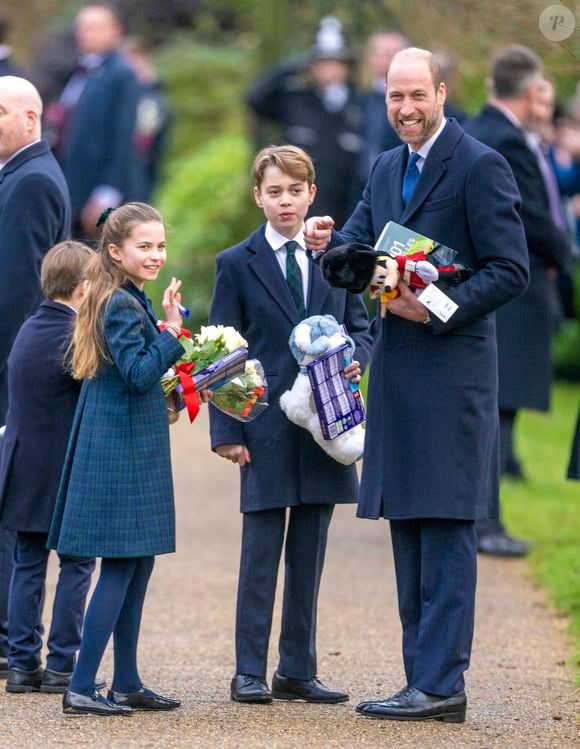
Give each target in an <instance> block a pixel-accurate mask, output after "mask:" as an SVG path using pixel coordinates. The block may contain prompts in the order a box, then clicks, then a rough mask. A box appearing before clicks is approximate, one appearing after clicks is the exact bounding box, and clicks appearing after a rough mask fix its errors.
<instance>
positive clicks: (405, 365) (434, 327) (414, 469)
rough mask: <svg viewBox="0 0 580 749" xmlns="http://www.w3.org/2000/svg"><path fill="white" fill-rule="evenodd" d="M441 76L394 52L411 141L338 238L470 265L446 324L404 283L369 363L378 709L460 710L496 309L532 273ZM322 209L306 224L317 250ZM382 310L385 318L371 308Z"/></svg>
mask: <svg viewBox="0 0 580 749" xmlns="http://www.w3.org/2000/svg"><path fill="white" fill-rule="evenodd" d="M444 102H445V84H444V83H443V82H442V81H441V78H440V68H439V65H438V63H437V62H436V60H435V58H434V56H433V55H432V54H431V53H429V52H427V51H426V50H419V49H407V50H404V51H402V52H400V53H399V54H397V55H396V56H395V57H394V58H393V61H392V63H391V67H390V68H389V72H388V77H387V107H388V115H389V119H390V121H391V124H392V125H393V128H395V130H396V131H397V132H398V134H399V136H400V137H401V139H402V140H403V141H404V143H405V144H404V145H402V146H400V147H399V148H395V149H393V150H391V151H387V152H385V153H383V154H382V155H380V156H379V157H378V159H377V160H376V161H375V163H374V165H373V167H372V170H371V174H370V177H369V180H368V182H367V185H366V188H365V191H364V194H363V199H362V201H361V202H360V203H359V205H358V206H357V208H356V210H355V212H354V214H353V215H352V216H351V218H350V219H349V220H348V222H347V223H346V225H345V227H344V230H343V231H342V232H340V233H339V234H336V233H335V234H334V235H333V236H332V242H333V244H334V243H344V242H351V241H357V242H358V241H360V242H364V243H366V244H370V245H374V244H375V242H376V240H377V238H378V237H379V234H380V232H381V231H382V229H383V227H384V226H385V224H386V222H387V221H390V220H393V221H396V222H397V223H399V224H402V225H404V226H406V227H408V228H409V229H411V230H413V231H416V232H419V233H421V234H424V235H426V236H428V237H431V238H432V239H435V240H437V241H438V242H441V243H443V244H445V245H447V246H448V247H451V248H453V249H455V250H456V251H457V252H458V255H457V261H458V262H460V263H463V264H464V265H465V266H466V267H468V268H471V269H472V270H473V271H474V273H473V275H472V277H471V278H469V279H468V280H467V281H464V282H463V283H461V284H459V285H458V286H456V287H453V288H452V289H448V290H446V292H445V293H446V294H447V296H448V297H450V298H451V299H452V300H453V301H454V302H455V303H456V304H457V305H458V308H457V310H456V311H455V313H454V314H453V315H452V316H451V317H450V318H449V320H448V321H447V322H443V321H442V320H441V319H439V318H438V317H436V316H435V315H434V314H433V312H431V313H427V310H426V308H425V307H424V306H423V305H422V304H421V303H420V302H419V301H418V300H417V298H416V296H415V295H414V294H413V293H412V292H411V291H410V290H409V289H408V287H407V286H405V285H404V284H400V287H401V288H400V291H401V295H400V297H399V298H398V299H395V300H393V301H391V302H390V303H389V307H388V310H389V314H387V316H386V318H385V319H384V320H383V321H382V332H381V336H380V338H379V339H378V340H377V345H375V350H374V353H373V360H372V363H371V372H370V381H369V392H368V424H367V431H366V443H365V455H364V464H363V475H362V480H361V492H360V498H359V509H358V515H359V517H363V518H380V517H384V518H388V519H390V526H391V536H392V543H393V553H394V559H395V572H396V576H397V591H398V598H399V613H400V617H401V623H402V626H403V660H404V665H405V674H406V687H404V688H403V689H402V690H401V691H400V692H397V693H396V694H394V695H393V696H391V697H388V698H386V699H382V700H377V699H374V700H370V701H366V702H362V703H361V704H360V705H359V706H358V708H357V710H358V711H359V712H360V713H362V714H363V715H366V716H370V717H376V718H390V719H403V720H425V719H438V720H444V721H449V722H462V721H463V720H464V719H465V711H466V704H467V700H466V696H465V691H464V671H465V670H466V669H467V668H468V667H469V662H470V653H471V643H472V636H473V625H474V606H475V583H476V561H477V539H476V531H475V520H477V519H478V518H487V517H489V516H490V515H491V516H493V515H494V513H495V512H496V511H497V500H498V484H499V471H498V464H499V461H498V436H499V423H498V421H499V420H498V410H497V350H496V341H495V315H494V312H495V310H496V309H498V308H499V307H500V306H501V305H503V304H506V303H507V302H509V301H510V300H511V299H513V298H515V297H516V296H518V294H521V293H522V292H523V290H524V289H525V287H526V284H527V280H528V262H527V252H526V245H525V237H524V232H523V228H522V224H521V221H520V219H519V216H518V212H517V210H518V207H519V202H520V199H519V193H518V190H517V187H516V185H515V182H514V179H513V176H512V174H511V171H510V169H509V166H508V165H507V163H506V161H505V159H504V158H503V157H502V156H500V155H499V154H497V153H495V152H494V151H492V150H491V149H489V148H487V147H486V146H483V145H481V144H480V143H478V142H477V141H476V140H474V139H473V138H471V137H470V136H468V135H466V134H465V133H464V131H463V129H462V128H461V126H460V125H458V124H457V122H456V121H455V120H453V119H450V120H446V119H445V118H444V116H443V105H444ZM330 224H331V222H330V221H329V220H328V217H319V218H312V219H310V220H309V221H308V222H307V229H306V232H307V241H308V244H309V246H310V247H311V249H314V250H319V249H324V247H325V245H326V243H327V242H328V238H329V235H330ZM379 322H380V321H379Z"/></svg>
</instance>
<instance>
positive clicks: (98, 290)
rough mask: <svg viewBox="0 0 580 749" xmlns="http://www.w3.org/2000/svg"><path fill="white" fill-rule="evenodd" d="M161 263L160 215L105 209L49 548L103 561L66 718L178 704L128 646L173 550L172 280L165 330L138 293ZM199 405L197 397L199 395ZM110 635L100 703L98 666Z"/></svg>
mask: <svg viewBox="0 0 580 749" xmlns="http://www.w3.org/2000/svg"><path fill="white" fill-rule="evenodd" d="M166 257H167V253H166V247H165V226H164V224H163V219H162V217H161V215H160V214H159V213H158V211H156V210H155V209H154V208H152V207H151V206H148V205H145V204H144V203H127V204H126V205H123V206H120V207H119V208H117V209H116V210H114V211H112V212H110V213H109V215H108V216H107V217H106V219H105V221H104V225H103V233H102V236H101V240H100V243H99V248H98V250H97V252H96V254H95V257H94V259H93V261H92V262H91V264H90V266H89V270H88V280H89V286H88V289H87V294H86V297H85V299H84V300H83V303H82V305H81V306H80V309H79V315H78V321H77V325H76V328H75V334H74V349H73V356H72V371H73V375H74V376H75V377H76V378H78V379H83V380H84V382H83V385H82V389H81V394H80V397H79V402H78V406H77V410H76V413H75V418H74V422H73V425H72V430H71V437H70V441H69V446H68V451H67V455H66V459H65V463H64V469H63V474H62V478H61V482H60V487H59V492H58V497H57V501H56V507H55V512H54V516H53V520H52V525H51V528H50V535H49V539H48V544H49V546H50V547H52V548H56V549H57V551H58V552H60V553H61V554H75V555H85V556H95V557H102V561H101V571H100V576H99V581H98V583H97V586H96V588H95V592H94V593H93V596H92V598H91V601H90V603H89V606H88V609H87V614H86V617H85V625H84V628H83V636H82V641H81V648H80V652H79V657H78V661H77V664H76V666H75V669H74V672H73V675H72V677H71V681H70V686H69V689H68V690H67V691H66V693H65V695H64V697H63V709H64V712H65V713H72V714H84V713H93V714H96V715H130V714H131V713H132V712H133V709H139V710H172V709H174V708H176V707H179V704H180V703H179V701H178V700H174V699H170V698H168V697H163V696H161V695H158V694H156V693H155V692H153V691H152V690H150V689H147V688H146V687H144V686H143V683H142V681H141V678H140V676H139V670H138V667H137V644H138V639H139V627H140V624H141V614H142V610H143V603H144V600H145V594H146V591H147V584H148V582H149V577H150V575H151V572H152V570H153V565H154V561H155V555H156V554H166V553H169V552H172V551H174V550H175V510H174V505H173V482H172V476H171V459H170V454H169V427H168V422H167V409H166V403H165V398H164V396H163V389H162V387H161V376H162V375H163V373H164V372H166V371H167V369H168V368H169V367H170V366H171V365H172V364H173V363H174V362H176V361H177V360H178V359H179V358H180V357H181V355H182V354H183V346H182V345H181V344H180V343H179V341H178V340H177V337H178V336H179V333H180V330H181V322H182V318H181V313H180V311H179V301H180V295H179V287H180V285H181V282H180V281H176V279H172V282H171V283H170V285H169V286H168V287H167V289H166V290H165V293H164V295H163V302H162V303H163V309H164V310H165V316H166V322H167V325H166V328H165V330H164V331H163V332H159V328H158V326H157V317H156V315H155V313H154V311H153V308H152V306H151V302H150V301H149V300H148V299H147V297H146V296H145V294H144V292H143V285H144V283H145V282H146V281H153V280H154V279H156V278H157V275H158V273H159V270H160V268H161V267H162V265H163V264H164V263H165V260H166ZM200 395H201V397H202V400H207V398H206V393H205V392H204V391H202V392H201V394H200ZM111 635H113V637H114V645H115V648H114V653H115V661H114V663H115V665H114V674H113V681H112V685H111V689H110V690H109V692H108V694H107V698H105V697H103V696H102V695H100V694H99V692H98V691H97V690H96V689H95V677H96V672H97V668H98V666H99V663H100V661H101V658H102V656H103V652H104V650H105V647H106V646H107V643H108V641H109V639H110V637H111Z"/></svg>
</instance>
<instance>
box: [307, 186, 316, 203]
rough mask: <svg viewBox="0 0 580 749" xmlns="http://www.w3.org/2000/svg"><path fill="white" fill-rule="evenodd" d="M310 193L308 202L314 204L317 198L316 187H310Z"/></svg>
mask: <svg viewBox="0 0 580 749" xmlns="http://www.w3.org/2000/svg"><path fill="white" fill-rule="evenodd" d="M308 192H309V196H308V202H309V203H312V201H313V200H314V198H315V197H316V185H310V189H309V191H308Z"/></svg>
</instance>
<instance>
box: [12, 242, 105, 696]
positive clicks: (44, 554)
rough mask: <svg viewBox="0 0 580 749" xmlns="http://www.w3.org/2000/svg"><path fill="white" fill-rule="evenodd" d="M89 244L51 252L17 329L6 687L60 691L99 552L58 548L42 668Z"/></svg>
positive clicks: (74, 398) (73, 653) (68, 671)
mask: <svg viewBox="0 0 580 749" xmlns="http://www.w3.org/2000/svg"><path fill="white" fill-rule="evenodd" d="M92 254H93V253H92V251H91V250H90V249H89V248H88V247H86V246H85V245H83V244H80V243H78V242H62V243H61V244H59V245H56V246H55V247H53V248H52V250H50V251H49V252H48V253H47V254H46V256H45V258H44V261H43V264H42V272H41V281H42V290H43V293H44V294H45V296H46V297H47V298H46V299H45V301H44V302H42V304H41V305H40V308H39V309H38V311H37V312H36V314H34V315H33V316H32V317H30V318H29V319H28V320H27V321H26V322H25V323H24V325H23V326H22V328H21V329H20V331H19V333H18V335H17V336H16V340H15V342H14V346H13V347H12V351H11V353H10V357H9V359H8V386H9V401H10V406H9V409H8V416H7V422H6V440H5V444H4V449H3V451H2V456H1V459H0V526H1V527H2V528H6V529H9V530H12V531H16V532H17V536H16V550H15V565H14V573H13V576H12V585H11V589H10V601H9V618H8V645H9V652H8V665H9V669H10V670H9V673H8V681H7V684H6V690H7V691H8V692H36V691H39V690H40V691H47V692H61V691H62V692H64V690H65V689H66V686H67V683H68V678H70V674H71V672H72V670H73V667H74V662H75V657H76V652H77V650H78V648H79V645H80V640H81V627H82V621H83V613H84V608H85V598H86V595H87V592H88V589H89V585H90V579H91V573H92V571H93V569H94V566H95V562H94V559H92V558H90V557H78V556H70V555H66V554H61V555H60V573H59V579H58V584H57V587H56V593H55V599H54V606H53V612H52V622H51V628H50V633H49V637H48V657H47V668H46V670H45V671H44V672H43V670H42V668H41V667H40V650H41V646H42V640H41V638H40V636H39V634H38V632H39V629H40V624H41V615H42V603H43V600H44V584H45V577H46V568H47V563H48V555H49V552H48V550H47V548H46V541H47V538H48V529H49V527H50V521H51V518H52V512H53V509H54V504H55V500H56V494H57V490H58V484H59V481H60V474H61V471H62V466H63V463H64V456H65V453H66V447H67V444H68V438H69V432H70V428H71V424H72V420H73V416H74V413H75V408H76V405H77V400H78V397H79V392H80V383H79V382H77V381H76V380H74V379H73V378H72V377H71V375H70V374H69V372H68V371H67V367H66V363H65V355H66V350H67V347H68V345H69V342H70V338H71V335H72V327H73V325H74V319H75V314H76V307H77V306H78V304H79V302H80V300H81V298H82V296H83V294H84V289H85V285H86V281H85V280H84V279H85V273H86V266H87V264H88V262H89V260H90V258H91V256H92ZM31 468H33V470H31Z"/></svg>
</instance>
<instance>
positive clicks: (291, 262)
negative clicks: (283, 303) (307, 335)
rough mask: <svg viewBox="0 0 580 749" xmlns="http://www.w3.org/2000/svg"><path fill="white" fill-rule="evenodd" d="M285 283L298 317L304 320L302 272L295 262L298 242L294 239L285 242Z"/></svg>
mask: <svg viewBox="0 0 580 749" xmlns="http://www.w3.org/2000/svg"><path fill="white" fill-rule="evenodd" d="M285 246H286V283H287V284H288V286H289V287H290V293H291V294H292V299H294V304H295V305H296V309H297V310H298V317H299V318H300V319H301V320H304V318H305V317H306V307H305V306H304V289H303V286H302V273H301V271H300V266H299V265H298V263H297V262H296V248H297V247H298V242H294V240H292V241H290V242H286V245H285Z"/></svg>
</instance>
